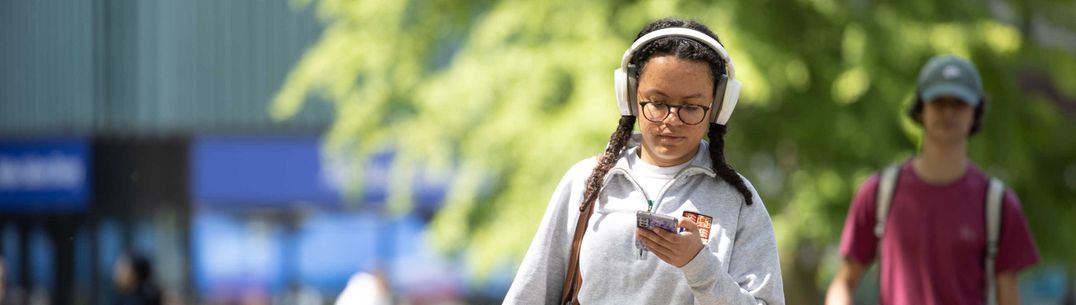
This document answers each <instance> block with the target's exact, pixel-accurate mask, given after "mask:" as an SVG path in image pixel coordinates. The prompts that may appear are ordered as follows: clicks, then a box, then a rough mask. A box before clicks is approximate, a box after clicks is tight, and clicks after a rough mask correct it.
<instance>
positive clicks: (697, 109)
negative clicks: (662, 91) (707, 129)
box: [639, 101, 710, 125]
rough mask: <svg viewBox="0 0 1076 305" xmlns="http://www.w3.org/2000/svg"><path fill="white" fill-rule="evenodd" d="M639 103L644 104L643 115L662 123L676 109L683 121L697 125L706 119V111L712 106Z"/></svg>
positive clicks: (652, 120)
mask: <svg viewBox="0 0 1076 305" xmlns="http://www.w3.org/2000/svg"><path fill="white" fill-rule="evenodd" d="M639 105H642V106H643V117H645V118H646V119H647V120H649V121H651V122H654V123H660V122H663V121H665V119H666V118H668V117H669V114H670V113H673V111H670V110H672V109H675V112H676V117H678V118H680V121H681V122H684V124H688V125H695V124H698V123H702V121H705V120H706V112H707V111H710V107H706V106H699V105H692V104H684V105H669V104H666V103H658V102H651V101H642V102H639Z"/></svg>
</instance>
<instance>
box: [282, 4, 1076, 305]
mask: <svg viewBox="0 0 1076 305" xmlns="http://www.w3.org/2000/svg"><path fill="white" fill-rule="evenodd" d="M989 4H990V5H985V4H982V3H971V2H963V1H928V0H911V1H900V2H892V3H889V2H884V1H883V2H871V1H847V2H839V1H833V0H798V1H797V0H751V1H722V2H718V3H709V2H703V1H685V2H672V1H478V2H469V3H458V1H444V0H433V1H344V0H321V1H317V2H316V3H315V5H316V8H317V11H318V15H319V16H320V18H321V20H322V21H323V22H324V23H325V24H326V29H325V31H324V33H323V35H322V37H321V39H320V40H319V41H318V42H317V43H316V44H314V45H313V46H312V47H311V48H310V49H309V50H308V51H307V54H306V55H305V56H304V58H303V59H302V61H301V62H300V63H299V64H298V65H297V66H296V67H295V68H294V69H293V71H292V72H291V74H290V76H289V77H288V79H287V81H286V82H285V84H284V85H283V86H282V88H281V89H280V92H279V93H278V95H277V97H276V100H275V101H274V104H273V107H272V109H271V112H272V114H273V115H274V116H276V117H278V118H281V119H284V118H287V117H289V116H291V115H292V114H294V113H296V112H297V111H298V109H300V108H301V107H302V105H303V103H305V102H307V101H308V100H311V99H310V97H319V98H321V99H324V100H327V101H328V102H330V103H333V104H334V105H335V108H336V110H337V111H336V113H337V119H336V123H335V125H334V126H333V128H332V130H331V131H330V132H329V133H328V135H327V137H328V139H329V143H330V144H329V145H330V146H332V148H333V149H332V151H335V152H338V153H342V154H346V155H347V156H349V157H352V158H355V159H357V160H363V159H365V158H366V157H368V156H369V155H370V154H371V153H373V152H377V151H381V150H386V149H393V150H395V151H396V152H397V157H396V159H395V164H394V167H393V170H392V173H391V175H390V177H388V179H390V180H391V181H392V182H393V183H391V185H392V193H391V194H392V195H390V199H389V200H390V206H392V207H394V208H393V209H394V211H397V212H400V211H407V209H408V206H409V205H408V204H409V202H410V198H409V196H410V194H411V189H410V188H411V185H412V184H411V183H410V181H412V180H413V179H414V177H415V176H414V175H415V172H416V169H418V168H428V169H433V170H434V172H442V173H444V172H451V173H452V179H451V181H452V182H451V186H450V192H449V195H448V198H447V202H446V204H445V206H444V208H443V210H441V211H440V212H439V213H438V214H437V216H436V217H435V219H434V223H433V228H434V229H433V230H432V232H433V233H432V236H431V239H432V241H433V242H434V243H436V244H437V245H438V246H439V247H440V248H441V249H445V250H447V251H450V252H455V251H465V253H466V255H467V257H468V258H469V260H470V262H471V263H472V264H471V266H473V267H474V268H473V269H474V270H473V271H475V272H476V274H479V275H481V274H485V273H486V272H488V271H489V270H490V268H493V267H495V266H498V265H504V264H508V265H510V266H511V265H514V264H515V263H517V262H518V260H519V259H520V258H521V257H522V255H523V253H524V252H525V251H526V248H527V246H528V245H529V243H530V239H531V237H532V236H533V233H534V231H535V229H536V228H537V225H538V222H539V220H540V218H541V215H542V214H543V212H544V210H545V208H546V204H547V202H548V198H549V196H550V194H551V193H552V191H553V188H554V187H555V185H556V184H557V182H558V181H559V179H560V177H561V175H563V173H564V172H565V171H566V170H567V169H568V167H569V166H571V164H573V163H574V162H576V161H578V160H581V159H583V158H587V157H590V156H593V155H596V154H598V153H599V152H600V150H601V149H602V147H603V146H604V145H605V143H606V141H607V140H608V136H609V134H610V133H611V132H612V130H613V129H614V127H615V125H616V121H617V117H618V113H617V111H616V106H615V105H614V104H615V100H614V97H613V90H612V88H613V86H612V71H613V69H615V68H616V67H617V66H618V64H619V59H620V56H621V55H622V53H623V50H624V49H625V48H627V46H628V45H629V44H630V43H631V41H632V39H633V38H634V35H635V33H636V31H638V29H639V28H641V27H642V26H643V25H644V24H646V23H647V22H649V21H651V20H653V19H657V18H661V17H665V16H670V15H674V16H681V17H685V18H692V19H698V20H700V21H702V22H704V23H706V24H708V25H710V26H711V27H712V28H713V29H714V31H715V32H716V33H717V34H718V35H719V36H720V37H721V40H722V41H723V42H724V43H725V45H726V48H727V49H728V50H729V52H730V53H731V55H732V58H733V60H734V61H735V63H736V66H737V71H738V73H739V75H738V76H739V78H740V79H741V80H742V81H743V83H744V86H745V89H744V90H745V91H744V95H743V97H742V100H741V103H740V106H739V109H738V110H737V113H736V115H734V116H733V119H732V121H731V122H730V125H729V127H730V133H729V135H728V137H729V139H728V145H727V147H728V148H727V149H728V150H729V154H730V160H731V163H732V164H734V165H736V166H737V168H738V169H739V170H740V171H742V172H743V173H744V174H745V175H746V176H747V177H748V178H749V179H751V180H752V181H753V182H754V184H755V185H756V187H757V188H758V189H759V190H760V192H761V194H762V196H763V198H764V200H765V202H766V205H767V208H768V209H769V210H770V213H771V214H772V215H773V216H774V226H775V228H776V230H777V237H778V241H779V246H780V248H781V252H782V253H781V257H782V259H783V261H782V264H783V266H784V270H785V281H786V283H785V286H786V289H787V290H788V291H787V293H788V295H789V298H790V299H801V300H802V299H806V300H810V299H819V293H820V290H821V288H822V287H823V286H824V285H825V284H826V282H827V281H828V278H829V276H831V274H832V272H833V269H834V266H833V265H832V264H834V263H835V262H836V261H837V258H836V247H835V245H836V241H837V240H838V239H839V236H840V231H841V228H842V226H843V222H844V216H845V214H846V212H847V208H848V203H849V201H850V198H851V197H852V195H853V193H854V192H855V190H856V188H857V187H858V185H859V184H860V183H861V181H862V180H864V179H865V178H866V177H867V176H868V175H870V174H871V173H872V172H873V171H874V170H876V169H878V168H880V167H882V166H884V165H886V164H888V163H891V162H897V161H900V160H902V159H905V158H908V157H910V156H912V155H913V154H914V153H915V151H916V149H917V146H918V143H919V137H920V134H921V132H920V129H919V127H918V126H917V125H916V124H915V123H913V122H912V121H911V120H909V119H907V117H906V116H905V115H904V111H905V109H906V107H907V105H908V104H909V103H910V102H911V99H912V98H913V96H914V90H915V76H916V73H917V72H918V69H919V68H920V66H921V65H922V64H923V63H924V62H925V61H926V60H927V59H928V58H929V57H931V56H933V55H935V54H939V53H955V54H958V55H961V56H965V57H968V58H970V59H972V61H973V62H975V63H977V64H978V66H979V68H980V70H981V72H982V74H983V78H984V82H985V86H986V90H987V94H988V95H989V107H990V108H989V111H988V117H987V121H986V124H985V129H984V130H983V132H981V133H980V134H979V135H977V136H976V137H975V138H973V141H972V144H971V148H970V153H971V155H972V157H973V159H975V160H976V161H977V162H978V163H979V164H980V166H981V167H983V168H984V169H986V170H987V171H988V172H990V173H991V174H993V175H996V176H999V177H1002V178H1003V179H1004V180H1005V181H1007V183H1008V184H1009V185H1010V186H1011V187H1013V188H1014V189H1015V190H1016V191H1017V192H1018V193H1019V194H1020V197H1021V199H1022V200H1023V202H1024V206H1023V207H1024V210H1025V212H1026V214H1027V217H1028V218H1029V221H1030V222H1031V224H1032V227H1033V230H1034V233H1035V235H1036V239H1037V241H1038V244H1039V246H1040V248H1041V250H1042V252H1043V254H1044V256H1045V257H1046V258H1047V259H1048V260H1049V261H1053V262H1068V264H1071V262H1073V261H1076V255H1074V254H1073V252H1072V251H1071V249H1073V248H1076V222H1074V221H1071V220H1072V219H1076V205H1074V204H1073V203H1074V202H1073V199H1072V198H1071V194H1073V191H1074V190H1076V137H1073V136H1072V131H1073V130H1076V56H1074V54H1076V33H1074V32H1073V29H1074V28H1076V24H1073V22H1072V20H1076V18H1074V17H1076V8H1074V5H1073V1H1064V2H1056V3H1055V2H1042V1H1023V2H1017V3H1009V2H1004V1H1002V0H996V1H989ZM356 191H361V190H356Z"/></svg>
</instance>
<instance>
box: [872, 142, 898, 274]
mask: <svg viewBox="0 0 1076 305" xmlns="http://www.w3.org/2000/svg"><path fill="white" fill-rule="evenodd" d="M899 176H900V164H899V163H898V164H893V165H890V166H888V167H886V168H885V169H883V170H882V172H881V173H880V174H879V177H878V192H877V193H876V195H875V197H874V208H875V210H874V213H875V214H874V237H877V238H878V245H879V247H878V248H879V249H881V244H882V233H885V220H886V215H888V214H889V205H890V204H891V203H893V191H895V190H896V189H897V178H899ZM878 255H881V253H878Z"/></svg>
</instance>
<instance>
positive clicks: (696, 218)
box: [505, 18, 784, 305]
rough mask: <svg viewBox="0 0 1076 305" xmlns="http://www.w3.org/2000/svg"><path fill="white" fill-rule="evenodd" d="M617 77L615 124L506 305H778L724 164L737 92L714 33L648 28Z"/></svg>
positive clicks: (554, 209) (572, 180)
mask: <svg viewBox="0 0 1076 305" xmlns="http://www.w3.org/2000/svg"><path fill="white" fill-rule="evenodd" d="M615 74H616V82H617V83H616V88H617V90H618V92H617V97H618V102H619V103H620V107H621V114H622V115H623V116H622V117H621V119H620V124H619V126H618V127H617V129H616V131H615V132H613V135H612V137H611V139H610V141H609V145H608V146H607V147H606V150H605V153H604V154H602V155H601V156H598V157H596V158H590V159H588V160H584V161H581V162H579V163H578V164H576V165H575V166H573V167H572V168H571V169H570V170H569V171H568V173H567V174H566V175H565V176H564V178H563V179H562V180H561V182H560V185H559V186H558V187H557V189H556V191H555V192H554V193H553V198H552V199H551V200H550V202H549V207H548V208H547V210H546V213H545V215H544V217H543V218H542V222H541V225H540V226H539V228H538V232H537V234H536V235H535V237H534V240H533V241H532V243H531V246H530V249H529V250H528V251H527V254H526V257H525V258H524V260H523V263H522V265H521V266H520V268H519V271H518V273H517V274H516V278H515V280H514V281H513V283H512V287H511V288H510V289H509V291H508V295H507V296H506V298H505V304H557V303H572V304H576V303H584V304H771V305H773V304H784V293H783V290H782V283H781V268H780V265H779V262H778V257H777V244H776V241H775V239H774V234H773V225H772V223H771V221H770V217H769V215H768V214H767V213H766V208H765V207H764V206H763V205H762V201H761V199H760V198H759V197H758V195H757V193H756V192H755V190H754V188H753V187H752V186H751V184H750V183H749V182H748V181H747V180H746V179H744V177H742V176H740V175H739V174H737V173H736V171H735V170H733V169H732V168H731V167H730V166H729V165H728V164H727V163H726V162H725V157H724V135H725V124H726V122H727V120H728V117H729V115H730V114H731V112H732V109H733V108H734V106H735V102H736V98H737V96H738V93H739V82H738V81H736V80H735V77H734V76H735V69H734V66H733V64H732V61H731V60H730V59H729V57H728V54H727V53H726V52H725V50H724V48H723V47H722V46H721V44H720V43H719V42H718V40H717V36H716V35H714V34H713V32H711V31H710V30H709V29H708V28H707V27H706V26H705V25H702V24H700V23H698V22H695V21H684V20H679V19H674V18H668V19H662V20H657V21H654V22H652V23H650V24H649V25H647V26H646V27H645V28H643V30H642V31H640V32H639V35H638V37H637V40H636V41H635V43H634V44H633V45H632V46H631V48H629V49H628V50H627V51H626V52H625V54H624V60H623V61H622V67H621V69H619V70H617V71H616V72H615ZM637 116H642V118H643V119H641V120H638V122H639V130H640V132H639V133H635V134H633V133H632V129H633V127H634V125H635V122H636V121H637V120H636V117H637ZM703 136H707V139H708V141H703V139H702V138H703ZM638 211H647V212H652V213H654V214H661V215H667V216H673V217H676V218H677V219H678V222H677V223H676V225H675V226H677V227H679V228H678V229H677V230H675V231H674V232H668V231H665V230H662V229H641V228H637V222H638V221H639V216H637V212H638ZM577 229H579V230H577ZM573 233H574V234H573Z"/></svg>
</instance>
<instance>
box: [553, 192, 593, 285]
mask: <svg viewBox="0 0 1076 305" xmlns="http://www.w3.org/2000/svg"><path fill="white" fill-rule="evenodd" d="M584 200H586V199H584ZM595 201H597V200H595ZM596 204H597V202H592V203H590V204H588V205H587V206H586V208H585V209H584V210H583V211H580V212H579V218H578V220H577V221H576V223H575V236H574V237H572V254H571V256H569V257H568V272H567V273H565V274H564V287H563V288H562V290H561V293H560V304H579V287H580V286H581V285H582V284H583V277H582V276H581V275H580V274H579V248H580V246H581V244H582V243H583V234H586V233H587V226H588V225H589V224H590V215H592V214H594V206H595V205H596Z"/></svg>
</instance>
